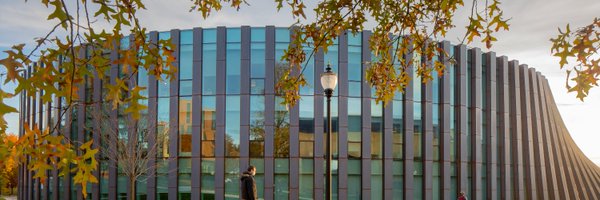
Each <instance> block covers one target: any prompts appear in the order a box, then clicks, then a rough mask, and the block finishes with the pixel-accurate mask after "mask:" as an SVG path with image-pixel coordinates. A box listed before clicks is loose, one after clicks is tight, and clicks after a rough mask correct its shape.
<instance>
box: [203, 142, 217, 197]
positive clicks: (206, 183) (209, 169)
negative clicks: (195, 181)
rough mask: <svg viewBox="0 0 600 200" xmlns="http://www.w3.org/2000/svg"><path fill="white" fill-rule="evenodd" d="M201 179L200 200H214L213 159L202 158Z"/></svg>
mask: <svg viewBox="0 0 600 200" xmlns="http://www.w3.org/2000/svg"><path fill="white" fill-rule="evenodd" d="M213 144H214V143H213ZM202 149H203V150H204V146H202ZM201 177H202V180H201V184H200V185H201V186H202V189H201V191H200V192H201V199H215V158H205V157H203V158H202V176H201Z"/></svg>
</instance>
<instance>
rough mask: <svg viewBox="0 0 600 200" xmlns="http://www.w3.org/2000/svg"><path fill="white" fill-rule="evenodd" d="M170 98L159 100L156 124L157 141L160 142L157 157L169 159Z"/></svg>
mask: <svg viewBox="0 0 600 200" xmlns="http://www.w3.org/2000/svg"><path fill="white" fill-rule="evenodd" d="M169 102H170V101H169V98H168V97H161V98H158V100H157V104H158V116H157V119H158V121H157V124H156V129H157V130H156V140H157V142H158V153H157V155H156V157H159V158H168V157H169V121H170V120H169Z"/></svg>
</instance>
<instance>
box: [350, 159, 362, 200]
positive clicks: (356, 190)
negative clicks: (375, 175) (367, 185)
mask: <svg viewBox="0 0 600 200" xmlns="http://www.w3.org/2000/svg"><path fill="white" fill-rule="evenodd" d="M361 174H362V172H361V160H360V159H348V199H357V200H358V199H362V198H361V190H362V185H361V182H362V180H361V176H360V175H361Z"/></svg>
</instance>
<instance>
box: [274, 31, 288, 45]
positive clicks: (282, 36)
mask: <svg viewBox="0 0 600 200" xmlns="http://www.w3.org/2000/svg"><path fill="white" fill-rule="evenodd" d="M275 42H290V31H289V30H288V29H287V28H276V29H275Z"/></svg>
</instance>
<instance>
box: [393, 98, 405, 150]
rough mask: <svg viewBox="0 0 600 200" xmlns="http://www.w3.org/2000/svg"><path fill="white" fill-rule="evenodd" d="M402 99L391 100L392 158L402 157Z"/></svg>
mask: <svg viewBox="0 0 600 200" xmlns="http://www.w3.org/2000/svg"><path fill="white" fill-rule="evenodd" d="M402 103H403V102H402V101H397V100H394V101H393V102H392V106H393V107H392V110H393V111H392V117H393V121H394V123H393V126H392V133H393V135H392V139H393V157H394V159H402V158H403V157H402V156H403V155H402V146H403V141H404V140H403V134H404V130H403V129H404V123H403V117H402V116H403V115H404V112H403V110H402Z"/></svg>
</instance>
